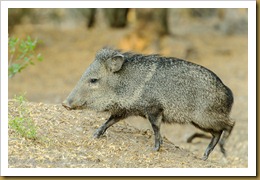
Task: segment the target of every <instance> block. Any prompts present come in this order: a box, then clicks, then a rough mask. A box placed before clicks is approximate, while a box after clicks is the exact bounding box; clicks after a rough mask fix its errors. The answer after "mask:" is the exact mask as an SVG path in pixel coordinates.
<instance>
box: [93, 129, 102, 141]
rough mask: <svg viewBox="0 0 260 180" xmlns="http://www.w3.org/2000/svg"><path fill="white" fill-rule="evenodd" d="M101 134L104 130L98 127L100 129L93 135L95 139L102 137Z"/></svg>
mask: <svg viewBox="0 0 260 180" xmlns="http://www.w3.org/2000/svg"><path fill="white" fill-rule="evenodd" d="M101 135H102V132H101V131H100V130H99V129H98V130H97V131H96V132H95V133H94V134H93V137H94V138H95V139H97V138H100V136H101Z"/></svg>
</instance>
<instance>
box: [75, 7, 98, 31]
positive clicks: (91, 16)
mask: <svg viewBox="0 0 260 180" xmlns="http://www.w3.org/2000/svg"><path fill="white" fill-rule="evenodd" d="M76 10H78V11H79V12H80V13H81V14H82V15H83V16H84V17H85V18H86V26H87V27H88V28H91V27H93V26H94V23H95V15H96V9H95V8H82V9H81V8H78V9H76Z"/></svg>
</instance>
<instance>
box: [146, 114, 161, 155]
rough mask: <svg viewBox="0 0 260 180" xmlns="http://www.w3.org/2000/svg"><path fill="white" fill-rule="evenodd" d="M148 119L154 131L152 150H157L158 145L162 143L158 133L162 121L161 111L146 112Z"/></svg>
mask: <svg viewBox="0 0 260 180" xmlns="http://www.w3.org/2000/svg"><path fill="white" fill-rule="evenodd" d="M148 119H149V121H150V123H151V125H152V128H153V131H154V139H155V145H154V150H155V151H159V149H160V146H161V144H162V137H161V133H160V127H161V122H162V113H161V111H158V112H152V113H148Z"/></svg>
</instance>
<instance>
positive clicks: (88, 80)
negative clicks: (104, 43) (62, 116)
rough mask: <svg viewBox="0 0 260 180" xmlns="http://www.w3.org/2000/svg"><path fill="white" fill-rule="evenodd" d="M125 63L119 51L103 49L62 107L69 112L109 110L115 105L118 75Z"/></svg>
mask: <svg viewBox="0 0 260 180" xmlns="http://www.w3.org/2000/svg"><path fill="white" fill-rule="evenodd" d="M123 63H124V56H123V54H121V53H120V52H119V51H116V50H112V49H109V48H103V49H101V50H100V51H99V52H98V53H97V54H96V58H95V60H94V62H93V63H92V64H91V65H90V66H89V68H87V70H86V71H85V73H84V74H83V75H82V77H81V79H80V80H79V82H78V83H77V85H76V87H75V88H74V89H73V91H72V92H71V93H70V94H69V96H68V97H67V99H66V100H65V101H64V102H63V103H62V105H63V106H64V107H65V108H67V109H68V110H72V109H84V108H90V109H94V110H97V111H106V110H109V109H110V107H111V106H113V105H114V103H115V102H114V101H115V99H116V93H115V87H116V86H117V83H118V75H117V73H118V72H119V71H120V70H121V68H122V65H123Z"/></svg>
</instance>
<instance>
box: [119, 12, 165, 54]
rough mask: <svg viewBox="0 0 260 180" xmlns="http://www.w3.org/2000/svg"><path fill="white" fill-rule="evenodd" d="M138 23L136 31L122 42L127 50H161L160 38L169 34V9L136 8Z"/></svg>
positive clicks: (153, 51) (151, 51) (149, 51)
mask: <svg viewBox="0 0 260 180" xmlns="http://www.w3.org/2000/svg"><path fill="white" fill-rule="evenodd" d="M135 15H136V25H135V28H134V31H133V32H131V33H130V34H128V35H127V36H126V37H125V38H123V39H122V40H121V42H120V47H121V48H122V49H126V50H134V51H141V52H146V53H155V52H159V50H160V40H161V37H162V36H164V35H168V34H169V28H168V17H167V16H168V10H167V9H159V8H156V9H149V8H145V9H142V8H139V9H135Z"/></svg>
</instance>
